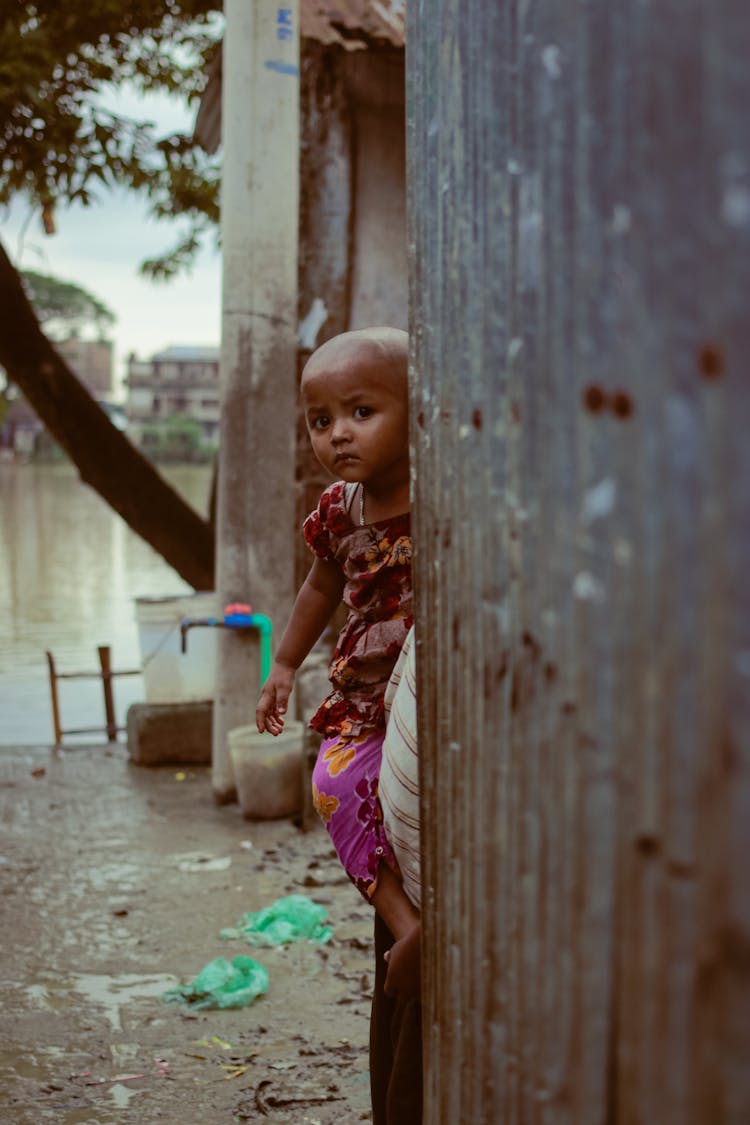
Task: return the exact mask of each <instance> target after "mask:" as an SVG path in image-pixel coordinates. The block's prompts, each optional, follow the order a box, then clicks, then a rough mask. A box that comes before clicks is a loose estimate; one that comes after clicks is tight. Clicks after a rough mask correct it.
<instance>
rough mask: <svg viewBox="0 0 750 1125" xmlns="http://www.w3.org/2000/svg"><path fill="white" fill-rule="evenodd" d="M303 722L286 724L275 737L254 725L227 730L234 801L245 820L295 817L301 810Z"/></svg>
mask: <svg viewBox="0 0 750 1125" xmlns="http://www.w3.org/2000/svg"><path fill="white" fill-rule="evenodd" d="M304 739H305V725H304V723H287V725H286V727H285V728H284V730H283V732H282V733H281V734H280V735H278V736H277V737H276V738H274V737H273V735H270V734H258V731H257V730H256V728H255V727H254V726H247V727H235V729H234V730H230V731H229V735H228V740H229V757H230V759H231V762H232V771H233V773H234V782H235V785H236V787H237V799H238V801H239V804H240V808H241V809H242V814H243V816H245V817H247V818H248V820H274V819H276V818H278V817H284V816H295V815H296V814H297V813H298V812H299V811H300V809H301V807H302V762H303V757H302V749H303V745H304Z"/></svg>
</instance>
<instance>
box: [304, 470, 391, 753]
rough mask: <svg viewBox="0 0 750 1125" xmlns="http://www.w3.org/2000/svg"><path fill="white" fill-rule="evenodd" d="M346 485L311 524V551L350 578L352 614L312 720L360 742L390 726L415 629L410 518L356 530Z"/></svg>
mask: <svg viewBox="0 0 750 1125" xmlns="http://www.w3.org/2000/svg"><path fill="white" fill-rule="evenodd" d="M347 499H348V497H347V491H346V485H345V483H344V482H343V481H338V482H337V483H336V484H332V485H331V486H330V487H329V488H327V489H326V490H325V492H324V493H323V495H322V496H321V498H320V502H319V504H318V507H317V508H316V510H315V511H314V512H312V513H311V515H309V516H308V517H307V519H306V520H305V523H304V526H303V529H302V530H303V534H304V537H305V542H306V543H307V545H308V547H309V548H310V549H311V550H312V551H313V552H314V553H315V554H316V555H318V557H319V558H321V559H327V560H329V561H331V562H337V563H338V564H339V566H340V567H341V569H342V570H343V572H344V578H345V585H344V602H345V604H346V606H347V608H348V610H349V615H348V617H347V619H346V624H345V625H344V628H343V629H342V630H341V635H340V636H339V639H338V643H337V645H336V649H335V651H334V654H333V659H332V661H331V664H330V667H329V672H328V678H329V680H330V681H331V687H332V689H333V690H332V691H331V692H330V694H329V695H328V696H327V697H326V698H325V699H324V701H323V703H322V704H321V706H320V707H319V708H318V710H317V711H316V712H315V714H314V715H313V717H312V719H311V720H310V726H311V727H313V729H314V730H317V731H319V732H320V733H321V734H324V735H332V734H346V735H349V736H356V735H359V734H361V733H362V732H364V731H369V730H377V729H381V728H383V727H384V726H385V717H384V714H383V696H384V694H385V689H386V686H387V684H388V680H389V678H390V675H391V672H392V671H393V666H394V665H395V663H396V660H397V659H398V655H399V653H400V652H401V646H402V645H403V643H404V640H405V638H406V634H407V633H408V632H409V629H410V628H411V624H412V620H413V618H412V585H411V515H410V513H409V512H405V513H404V514H403V515H399V516H394V517H393V518H392V519H388V520H380V521H378V522H377V523H371V524H365V525H364V527H360V526H358V525H357V524H355V523H354V522H353V520H352V518H351V515H350V514H349V510H348V507H347Z"/></svg>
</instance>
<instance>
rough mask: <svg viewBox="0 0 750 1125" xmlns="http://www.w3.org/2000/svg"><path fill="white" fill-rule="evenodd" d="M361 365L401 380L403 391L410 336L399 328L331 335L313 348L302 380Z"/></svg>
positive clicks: (385, 377)
mask: <svg viewBox="0 0 750 1125" xmlns="http://www.w3.org/2000/svg"><path fill="white" fill-rule="evenodd" d="M355 368H356V369H360V370H362V371H363V372H364V371H367V370H370V371H372V372H373V373H375V372H377V374H378V375H379V377H380V378H381V379H387V380H388V381H391V380H392V381H393V383H394V384H399V383H400V384H402V385H403V390H404V393H406V385H407V375H408V368H409V337H408V335H407V333H406V332H404V331H403V329H401V328H386V327H382V328H358V329H356V330H355V331H353V332H342V333H341V334H340V335H339V336H333V337H332V338H331V339H330V340H326V342H325V343H324V344H321V346H320V347H319V348H318V349H317V350H316V351H314V352H313V354H312V355H311V356H310V358H309V359H308V361H307V363H306V364H305V368H304V371H303V372H302V386H303V388H304V385H305V381H306V380H309V379H311V378H314V377H315V376H316V375H320V374H323V373H327V372H330V373H333V372H337V371H344V370H351V369H355Z"/></svg>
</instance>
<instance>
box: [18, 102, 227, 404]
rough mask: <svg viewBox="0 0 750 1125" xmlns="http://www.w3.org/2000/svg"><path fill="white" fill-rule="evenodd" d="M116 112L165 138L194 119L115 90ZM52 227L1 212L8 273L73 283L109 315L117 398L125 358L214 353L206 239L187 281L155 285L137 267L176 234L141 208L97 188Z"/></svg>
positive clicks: (216, 287)
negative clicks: (209, 348) (87, 202)
mask: <svg viewBox="0 0 750 1125" xmlns="http://www.w3.org/2000/svg"><path fill="white" fill-rule="evenodd" d="M117 108H118V109H119V110H120V111H122V112H127V111H130V112H132V113H133V114H134V115H135V114H139V115H140V114H142V113H144V114H145V115H147V116H148V117H149V118H150V119H151V120H154V121H155V122H156V123H157V125H158V127H159V129H160V130H163V131H164V132H165V133H166V132H168V131H170V130H172V129H174V128H183V129H190V128H192V124H193V115H194V114H193V111H191V110H190V109H189V108H188V107H187V106H186V105H185V104H184V103H183V102H181V101H177V100H176V99H167V98H166V97H154V96H150V97H149V98H148V99H142V98H139V97H137V96H136V95H135V94H132V93H129V92H127V91H125V92H123V91H121V90H120V91H118V94H117ZM55 222H56V226H57V233H56V234H54V235H51V236H47V235H45V234H44V232H43V230H42V227H41V222H40V216H39V214H38V213H36V214H34V215H32V216H31V217H30V208H29V205H28V204H27V203H25V202H22V201H16V202H15V203H14V204H13V205H12V207H11V208H10V209H9V210H7V211H0V238H1V239H2V242H3V245H4V247H5V249H6V251H7V253H8V255H9V256H10V258H11V259H12V260H13V262H14V264H15V265H17V266H21V267H23V268H25V269H32V270H36V271H38V272H39V273H47V274H51V275H53V276H55V277H58V278H60V279H61V280H63V281H72V282H74V283H75V284H76V285H80V286H82V287H83V288H84V289H87V290H89V291H90V292H91V293H92V294H93V295H94V296H95V297H98V298H99V299H100V300H101V301H103V302H104V304H105V305H107V306H108V307H109V308H110V309H112V311H113V312H114V313H115V315H116V316H117V323H116V324H115V327H114V329H113V332H112V338H113V341H114V345H115V349H114V350H115V356H114V376H115V387H116V391H117V389H118V388H119V387H120V386H121V381H122V378H123V377H124V365H125V362H126V360H127V357H128V355H129V354H130V353H131V352H135V353H136V354H137V355H138V357H139V358H140V359H147V358H148V357H150V356H151V355H153V354H154V353H155V352H158V351H161V350H162V349H164V348H166V347H168V346H169V345H170V344H204V345H205V344H213V345H217V346H218V343H219V337H220V324H221V259H220V255H219V252H218V250H217V249H216V244H215V240H214V239H213V237H211V238H210V240H209V242H208V243H207V244H206V246H204V248H203V250H202V252H201V254H200V256H199V258H198V260H197V261H196V263H195V265H194V266H193V268H192V271H191V272H190V273H189V274H183V275H181V276H179V277H177V278H176V279H174V280H173V281H169V282H161V283H158V284H157V283H155V282H153V281H149V280H148V279H146V278H144V277H141V276H140V274H139V271H138V267H139V265H140V263H141V262H142V261H143V259H144V258H147V257H151V256H153V255H154V254H155V253H161V252H163V251H164V250H165V249H167V248H168V247H170V246H172V244H173V243H174V242H176V241H177V237H178V228H177V226H175V225H173V224H170V223H165V222H162V223H158V222H156V221H155V220H149V219H148V218H147V217H146V202H145V201H144V200H141V199H139V198H138V197H137V196H135V195H133V194H132V193H127V192H124V191H114V192H113V191H107V190H106V189H104V188H102V189H101V192H100V194H99V202H98V203H93V204H92V205H91V206H90V207H88V208H84V207H80V206H75V207H71V208H68V209H65V210H63V209H62V208H60V209H58V210H57V211H56V213H55Z"/></svg>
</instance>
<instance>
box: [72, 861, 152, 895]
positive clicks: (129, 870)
mask: <svg viewBox="0 0 750 1125" xmlns="http://www.w3.org/2000/svg"><path fill="white" fill-rule="evenodd" d="M84 877H85V879H86V882H87V883H88V884H90V887H88V886H87V887H86V888H85V893H86V894H89V893H90V889H93V890H95V891H103V890H107V888H108V887H109V886H110V885H111V884H112V883H116V884H117V887H118V889H119V890H120V891H123V892H124V891H131V890H133V888H134V886H135V885H136V884H137V882H138V880H139V879H143V868H142V867H138V866H137V865H136V864H134V863H99V864H97V865H96V866H95V867H90V868H88V870H86V871H85V873H84Z"/></svg>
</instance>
